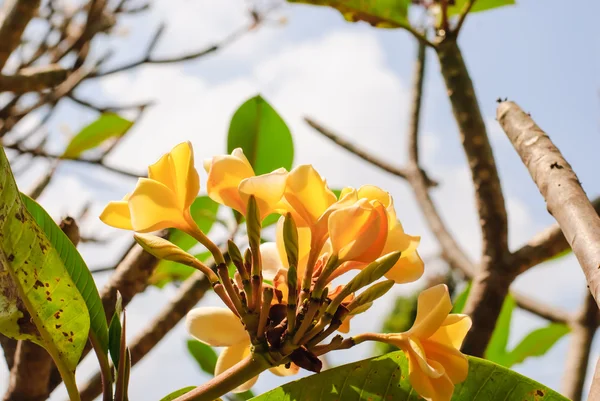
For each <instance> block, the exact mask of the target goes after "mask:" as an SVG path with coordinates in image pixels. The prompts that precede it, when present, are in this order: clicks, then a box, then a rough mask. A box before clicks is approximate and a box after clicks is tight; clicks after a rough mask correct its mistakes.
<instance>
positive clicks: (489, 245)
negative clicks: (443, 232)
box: [436, 35, 516, 356]
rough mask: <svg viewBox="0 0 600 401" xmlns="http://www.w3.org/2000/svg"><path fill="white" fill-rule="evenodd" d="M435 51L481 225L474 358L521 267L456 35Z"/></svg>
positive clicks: (473, 301) (470, 349) (473, 296)
mask: <svg viewBox="0 0 600 401" xmlns="http://www.w3.org/2000/svg"><path fill="white" fill-rule="evenodd" d="M436 50H437V54H438V58H439V61H440V66H441V69H442V76H443V77H444V81H445V83H446V88H447V90H448V96H449V98H450V103H451V104H452V110H453V112H454V117H455V119H456V121H457V123H458V128H459V132H460V137H461V141H462V145H463V148H464V151H465V154H466V156H467V160H468V162H469V167H470V168H471V176H472V179H473V184H474V186H475V201H476V202H475V203H476V206H477V211H478V214H479V222H480V224H481V231H482V239H483V244H482V257H481V264H480V265H479V271H478V272H477V273H476V274H475V277H474V278H473V286H472V288H471V293H470V295H469V299H468V301H467V304H466V306H465V313H467V314H469V315H471V319H472V321H473V326H472V329H471V330H470V331H469V334H468V335H467V337H466V339H465V344H464V351H465V352H466V353H468V354H470V355H474V356H482V355H483V353H484V351H485V349H486V347H487V344H488V342H489V340H490V338H491V336H492V333H493V331H494V328H495V326H496V320H497V319H498V315H499V314H500V310H501V309H502V303H503V300H504V297H505V296H506V294H507V293H508V288H509V287H510V284H511V282H512V280H513V279H514V277H515V276H516V273H515V271H516V269H510V265H509V264H508V263H506V259H507V258H506V256H507V255H508V221H507V216H506V208H505V205H504V196H503V194H502V187H501V185H500V179H499V177H498V171H497V170H496V163H495V161H494V155H493V153H492V148H491V146H490V143H489V139H488V136H487V132H486V127H485V124H484V121H483V117H482V115H481V111H480V109H479V104H478V102H477V97H476V95H475V89H474V88H473V82H472V81H471V78H470V76H469V72H468V70H467V66H466V65H465V62H464V60H463V58H462V54H461V52H460V49H459V47H458V45H457V43H456V37H455V36H453V35H448V36H447V37H446V38H445V39H444V40H442V41H441V42H440V43H439V45H438V46H437V47H436Z"/></svg>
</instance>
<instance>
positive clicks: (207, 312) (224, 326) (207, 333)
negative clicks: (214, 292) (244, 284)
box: [185, 307, 299, 393]
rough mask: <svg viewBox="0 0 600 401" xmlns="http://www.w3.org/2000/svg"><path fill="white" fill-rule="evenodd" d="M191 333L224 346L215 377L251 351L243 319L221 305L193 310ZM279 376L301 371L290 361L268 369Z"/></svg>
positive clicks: (189, 321)
mask: <svg viewBox="0 0 600 401" xmlns="http://www.w3.org/2000/svg"><path fill="white" fill-rule="evenodd" d="M185 324H186V328H187V330H188V332H189V333H190V334H191V335H192V336H193V337H195V338H196V339H197V340H198V341H200V342H203V343H205V344H208V345H210V346H211V347H225V349H223V351H222V352H221V353H220V354H219V357H218V359H217V364H216V366H215V376H218V375H220V374H221V373H223V372H225V371H226V370H227V369H229V368H231V367H232V366H234V365H236V364H237V363H239V362H241V361H242V360H244V359H245V358H246V357H248V356H249V355H250V353H251V352H252V344H251V342H250V336H249V335H248V332H247V331H246V330H245V329H244V326H243V325H242V322H241V321H240V319H239V318H238V317H237V316H235V315H234V314H233V312H231V311H230V310H229V309H226V308H218V307H201V308H196V309H192V310H191V311H190V312H189V313H188V314H187V316H186V320H185ZM269 370H270V371H271V372H272V373H274V374H276V375H277V376H290V375H294V374H296V373H298V370H299V368H298V366H296V365H295V364H293V363H292V364H291V366H290V368H289V369H287V368H286V367H285V365H280V366H276V367H272V368H270V369H269ZM257 380H258V376H256V377H254V378H252V379H250V380H248V381H247V382H245V383H243V384H241V385H240V386H238V387H237V388H236V389H235V390H233V392H234V393H241V392H244V391H247V390H249V389H250V388H251V387H252V386H253V385H254V384H255V383H256V381H257Z"/></svg>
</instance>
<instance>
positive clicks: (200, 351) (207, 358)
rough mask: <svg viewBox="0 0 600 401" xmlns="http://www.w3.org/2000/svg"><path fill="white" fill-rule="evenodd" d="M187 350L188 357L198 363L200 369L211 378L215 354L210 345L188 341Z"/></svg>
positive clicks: (214, 364)
mask: <svg viewBox="0 0 600 401" xmlns="http://www.w3.org/2000/svg"><path fill="white" fill-rule="evenodd" d="M187 348H188V351H189V353H190V355H191V356H192V357H193V358H194V359H195V360H196V362H198V366H200V369H202V370H203V371H204V372H206V373H208V374H209V375H211V376H212V375H214V374H215V366H216V365H217V353H216V352H215V350H214V349H213V348H212V347H211V346H210V345H207V344H204V343H201V342H200V341H196V340H188V342H187Z"/></svg>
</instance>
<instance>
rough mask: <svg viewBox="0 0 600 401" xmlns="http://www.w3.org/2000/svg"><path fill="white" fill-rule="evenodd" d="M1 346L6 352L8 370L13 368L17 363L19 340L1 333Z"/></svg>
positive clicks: (5, 358)
mask: <svg viewBox="0 0 600 401" xmlns="http://www.w3.org/2000/svg"><path fill="white" fill-rule="evenodd" d="M0 346H1V347H2V351H3V352H4V360H6V366H7V367H8V370H11V369H12V367H13V365H14V363H15V353H16V351H17V340H15V339H13V338H9V337H6V336H5V335H3V334H0Z"/></svg>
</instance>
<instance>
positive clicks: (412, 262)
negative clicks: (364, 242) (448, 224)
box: [333, 185, 424, 284]
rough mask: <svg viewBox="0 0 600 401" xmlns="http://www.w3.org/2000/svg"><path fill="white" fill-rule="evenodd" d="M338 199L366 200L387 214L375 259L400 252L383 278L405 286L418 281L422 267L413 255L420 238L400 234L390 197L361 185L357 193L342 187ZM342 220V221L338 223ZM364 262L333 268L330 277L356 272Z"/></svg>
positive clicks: (371, 186) (380, 190) (415, 253)
mask: <svg viewBox="0 0 600 401" xmlns="http://www.w3.org/2000/svg"><path fill="white" fill-rule="evenodd" d="M340 198H345V199H347V201H350V200H352V199H355V200H356V201H360V200H361V199H367V200H369V201H371V202H372V201H377V202H380V203H381V204H382V205H383V206H384V207H385V209H386V212H387V219H388V221H387V235H386V240H385V245H384V246H383V248H382V250H381V252H380V254H378V255H376V257H379V256H382V255H387V254H388V253H390V252H393V251H401V252H402V256H401V257H400V259H399V260H398V262H397V263H396V264H395V265H394V267H392V269H391V270H390V271H389V272H387V273H386V275H385V276H386V278H388V279H391V280H394V281H395V282H396V283H398V284H401V283H409V282H412V281H415V280H417V279H419V278H420V277H421V276H422V275H423V270H424V264H423V260H422V259H421V257H420V256H419V253H418V252H417V246H418V245H419V242H420V237H414V236H411V235H408V234H406V233H405V232H404V229H403V228H402V224H400V221H398V219H397V217H396V210H395V208H394V202H393V199H392V197H391V195H390V194H389V193H388V192H386V191H384V190H382V189H381V188H378V187H376V186H373V185H365V186H363V187H361V188H359V189H358V190H355V189H354V188H350V187H348V188H344V189H343V190H342V192H341V194H340ZM342 221H343V220H342ZM365 265H366V263H364V262H361V261H360V260H358V259H352V261H350V262H347V263H345V264H344V265H343V266H341V267H340V268H338V269H337V271H336V272H335V273H334V275H333V277H336V276H338V275H340V274H343V273H344V272H346V271H348V270H351V269H357V268H358V269H360V268H362V267H364V266H365Z"/></svg>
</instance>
